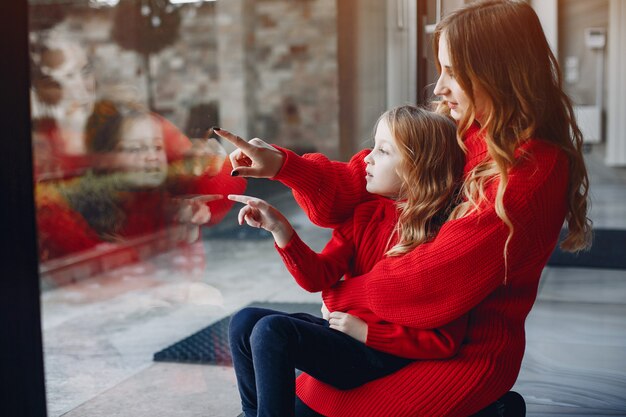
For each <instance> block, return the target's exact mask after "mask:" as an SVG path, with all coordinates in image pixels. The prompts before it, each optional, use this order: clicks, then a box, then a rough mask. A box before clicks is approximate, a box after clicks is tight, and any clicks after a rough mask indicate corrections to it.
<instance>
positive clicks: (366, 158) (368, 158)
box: [363, 152, 372, 165]
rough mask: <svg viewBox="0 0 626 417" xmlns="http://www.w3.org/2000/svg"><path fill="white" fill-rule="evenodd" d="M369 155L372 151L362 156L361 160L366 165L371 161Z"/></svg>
mask: <svg viewBox="0 0 626 417" xmlns="http://www.w3.org/2000/svg"><path fill="white" fill-rule="evenodd" d="M371 155H372V153H371V152H370V153H368V154H367V155H365V158H363V161H364V162H365V163H366V164H368V165H369V164H371V163H372V158H371V157H370V156H371Z"/></svg>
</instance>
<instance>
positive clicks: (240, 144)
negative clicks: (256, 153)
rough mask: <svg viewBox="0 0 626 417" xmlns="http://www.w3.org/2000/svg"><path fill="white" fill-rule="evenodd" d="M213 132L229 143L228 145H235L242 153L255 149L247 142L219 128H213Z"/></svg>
mask: <svg viewBox="0 0 626 417" xmlns="http://www.w3.org/2000/svg"><path fill="white" fill-rule="evenodd" d="M213 130H214V132H215V133H217V134H218V135H219V136H221V137H223V138H224V139H226V140H227V141H229V142H230V143H232V144H233V145H235V146H236V147H238V148H239V149H241V150H242V151H244V152H250V151H253V150H254V148H255V147H254V145H251V144H249V143H248V142H246V141H245V140H243V139H242V138H240V137H239V136H237V135H234V134H232V133H230V132H229V131H228V130H224V129H220V128H214V129H213Z"/></svg>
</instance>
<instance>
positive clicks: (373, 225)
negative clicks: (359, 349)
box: [276, 197, 467, 359]
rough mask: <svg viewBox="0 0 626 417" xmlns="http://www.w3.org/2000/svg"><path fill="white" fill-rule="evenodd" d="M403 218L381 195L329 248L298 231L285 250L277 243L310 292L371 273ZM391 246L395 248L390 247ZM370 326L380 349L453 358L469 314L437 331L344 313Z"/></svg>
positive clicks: (371, 339)
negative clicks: (315, 245) (313, 246)
mask: <svg viewBox="0 0 626 417" xmlns="http://www.w3.org/2000/svg"><path fill="white" fill-rule="evenodd" d="M397 220H398V210H397V208H396V205H395V202H394V201H393V200H390V199H388V198H383V197H377V198H376V199H375V200H374V201H370V202H367V203H363V204H361V205H359V206H358V207H357V208H356V209H355V211H354V216H353V217H352V218H351V219H350V220H348V221H346V222H345V223H343V224H342V225H341V226H340V227H338V228H336V229H335V230H334V232H333V237H332V239H331V240H330V242H328V244H327V245H326V247H325V248H324V250H323V251H322V252H321V253H320V254H317V253H315V252H314V251H313V250H312V249H311V248H309V247H308V246H307V245H306V244H305V243H304V242H302V240H300V237H299V236H298V235H297V234H294V236H293V238H292V239H291V240H290V241H289V243H288V244H287V246H286V247H285V248H284V249H280V248H279V247H278V246H276V249H277V250H278V252H279V253H280V255H281V256H282V258H283V261H284V262H285V265H286V266H287V268H288V269H289V271H290V272H291V274H292V275H293V276H294V278H295V279H296V281H297V282H298V284H300V286H301V287H302V288H304V289H305V290H307V291H311V292H316V291H322V290H324V289H328V288H330V287H331V286H332V285H334V284H335V283H337V282H338V281H339V279H340V278H341V277H342V276H343V275H344V274H345V275H346V279H352V277H356V276H358V275H362V274H364V273H366V272H369V271H370V270H371V269H372V268H373V267H374V265H375V264H376V263H377V262H378V261H380V260H381V259H383V257H384V256H385V252H386V251H387V244H388V241H389V238H390V237H391V235H392V233H393V232H394V227H395V224H396V222H397ZM389 247H391V246H389ZM344 312H345V313H349V314H352V315H354V316H357V317H359V318H361V319H362V320H364V321H365V322H366V323H367V325H368V330H367V341H366V344H367V345H368V346H370V347H372V348H374V349H377V350H380V351H383V352H387V353H391V354H394V355H397V356H402V357H406V358H411V359H436V358H447V357H450V356H453V355H454V354H456V353H457V351H458V349H459V347H460V345H461V343H462V342H463V337H464V336H465V330H466V326H467V315H464V316H462V317H461V318H460V319H458V320H455V321H453V322H452V323H451V324H449V325H446V326H442V327H440V328H437V329H417V328H414V327H408V326H400V325H397V324H393V323H389V322H387V321H384V320H381V319H379V318H378V317H376V315H375V314H374V313H372V311H371V310H369V309H368V308H354V309H348V310H347V311H344Z"/></svg>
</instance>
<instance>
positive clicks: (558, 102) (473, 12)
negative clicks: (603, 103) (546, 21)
mask: <svg viewBox="0 0 626 417" xmlns="http://www.w3.org/2000/svg"><path fill="white" fill-rule="evenodd" d="M443 34H445V39H446V40H447V44H448V50H449V55H450V61H451V65H452V68H453V71H454V74H455V78H456V80H457V82H458V83H459V85H460V86H461V88H462V89H463V91H465V93H466V94H467V95H468V97H469V98H470V101H471V104H470V107H469V109H468V111H467V112H466V114H465V115H464V117H463V119H462V120H460V121H459V125H458V130H459V143H460V144H461V146H463V143H462V140H461V138H462V137H463V135H464V134H465V133H466V132H467V130H468V129H469V127H470V126H471V125H472V123H474V122H475V121H476V108H475V107H474V98H475V94H474V92H475V91H476V90H478V89H480V91H481V93H482V94H483V95H484V96H486V97H487V99H488V106H487V109H486V114H481V130H482V132H483V133H484V137H485V141H486V142H487V149H488V152H489V156H490V158H489V159H488V160H486V161H484V162H482V163H480V164H478V165H477V166H476V167H475V168H474V169H473V170H472V171H471V172H469V173H468V174H466V177H465V181H464V183H463V186H462V189H461V193H462V195H463V197H464V201H463V202H462V203H461V204H459V205H458V206H457V207H456V208H455V210H454V212H453V213H452V215H451V218H453V219H454V218H460V217H463V216H465V215H467V214H469V213H471V212H473V211H475V210H477V209H478V207H479V206H480V204H481V203H482V202H483V201H484V199H485V191H486V189H487V187H488V184H489V183H491V182H493V181H494V180H498V179H499V184H498V190H497V193H496V200H495V209H496V213H497V215H498V217H500V218H501V219H502V221H503V222H504V223H505V224H506V225H507V226H508V228H509V237H508V239H507V241H506V244H505V248H504V257H505V260H506V257H507V256H506V255H507V247H508V243H509V241H510V239H511V236H512V235H513V233H514V230H513V223H512V221H511V219H510V218H509V217H508V216H507V213H506V210H505V207H504V203H503V200H504V194H505V192H506V188H507V184H508V179H509V170H510V169H511V168H512V167H513V166H514V165H515V163H516V156H515V151H516V150H517V149H518V148H519V146H520V145H521V144H522V143H524V142H525V141H527V140H528V139H530V138H540V139H542V140H545V141H548V142H551V143H553V144H555V145H556V146H558V147H559V148H561V149H562V150H563V151H564V152H565V153H566V154H567V157H568V159H569V188H568V201H567V205H568V208H567V214H566V222H567V226H568V234H567V236H566V238H565V239H564V240H563V242H562V243H561V248H563V249H564V250H567V251H578V250H581V249H584V248H586V247H588V246H589V244H590V240H591V222H590V220H589V219H588V218H587V201H588V199H587V195H588V191H589V179H588V177H587V170H586V168H585V163H584V160H583V155H582V140H583V137H582V133H581V131H580V129H579V128H578V125H577V123H576V119H575V116H574V111H573V108H572V103H571V100H570V99H569V97H568V96H567V95H566V94H565V93H564V91H563V88H562V76H561V72H560V69H559V66H558V61H557V59H556V57H555V56H554V54H553V53H552V52H551V50H550V47H549V45H548V42H547V40H546V37H545V35H544V33H543V30H542V28H541V24H540V22H539V18H538V17H537V15H536V13H535V12H534V11H533V9H532V7H531V6H530V5H529V4H528V3H527V2H524V1H514V0H488V1H479V2H475V3H471V4H470V5H468V6H466V7H464V8H462V9H459V10H457V11H456V12H453V13H451V14H450V15H448V16H446V17H445V18H444V19H443V20H442V21H441V22H439V24H438V25H437V27H436V29H435V33H434V38H433V48H434V51H435V56H438V49H439V40H440V39H441V37H442V35H443ZM437 66H438V67H439V70H440V71H441V68H440V65H439V62H437ZM438 111H440V112H444V113H446V112H448V113H449V111H450V110H449V108H447V106H446V105H445V103H439V106H438Z"/></svg>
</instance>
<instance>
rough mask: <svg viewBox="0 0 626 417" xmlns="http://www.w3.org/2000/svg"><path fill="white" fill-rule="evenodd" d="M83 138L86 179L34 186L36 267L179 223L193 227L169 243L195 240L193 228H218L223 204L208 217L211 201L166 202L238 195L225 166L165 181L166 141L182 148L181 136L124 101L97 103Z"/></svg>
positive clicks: (240, 185) (240, 186) (238, 185)
mask: <svg viewBox="0 0 626 417" xmlns="http://www.w3.org/2000/svg"><path fill="white" fill-rule="evenodd" d="M85 136H86V147H87V149H88V151H89V155H90V160H91V162H92V169H91V170H90V172H88V173H87V174H86V175H84V176H82V177H79V178H76V179H69V180H63V181H60V182H50V183H39V184H38V185H37V222H38V227H39V240H40V242H39V243H40V255H41V260H42V261H43V260H46V259H51V258H55V257H59V256H63V255H67V254H70V253H74V252H78V251H81V250H85V249H89V248H92V247H94V246H96V245H97V244H99V243H102V242H119V241H123V240H126V239H128V238H133V237H137V236H141V235H146V234H150V233H154V232H156V231H158V230H162V229H164V228H166V227H169V226H176V225H179V223H184V224H190V225H192V226H191V227H188V228H185V227H179V228H175V230H177V231H178V232H181V233H182V234H181V235H178V236H176V238H177V239H182V240H193V239H195V238H197V236H198V229H197V225H198V224H203V223H207V222H210V223H211V224H214V223H216V222H218V221H219V220H221V218H222V217H223V216H224V215H225V214H226V211H227V210H228V208H229V205H228V204H224V202H223V200H221V201H216V202H215V203H211V208H214V210H209V206H207V204H206V203H207V202H208V201H212V200H214V199H217V197H211V196H209V195H207V196H196V197H194V198H192V199H173V197H175V196H176V195H183V194H221V193H227V192H232V191H233V190H242V189H243V188H245V181H240V180H239V179H237V178H232V177H230V175H228V172H229V169H230V165H229V164H228V163H226V164H224V166H223V167H222V169H219V170H215V169H213V170H211V169H210V168H209V167H207V170H206V171H205V173H204V174H202V175H200V176H195V175H188V176H185V175H184V173H180V172H179V173H178V175H176V176H170V177H168V153H167V151H166V150H167V148H168V146H167V142H168V141H169V142H171V141H182V135H180V134H179V133H178V134H176V132H173V131H172V127H171V125H169V124H166V122H164V121H163V119H161V118H160V117H158V116H154V115H152V114H149V113H148V112H146V111H145V110H144V109H143V108H141V106H138V105H136V104H133V103H130V102H113V101H109V100H103V101H100V102H98V103H96V105H95V107H94V111H93V113H92V115H91V116H90V117H89V119H88V121H87V127H86V135H85ZM172 138H173V139H172ZM186 141H187V143H189V141H188V140H186ZM189 146H190V144H188V146H187V147H189ZM170 147H171V146H170ZM222 161H223V159H216V160H215V162H216V163H217V162H220V163H221V162H222ZM216 171H217V175H215V173H216ZM209 173H211V175H212V176H209ZM193 225H196V226H193Z"/></svg>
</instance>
